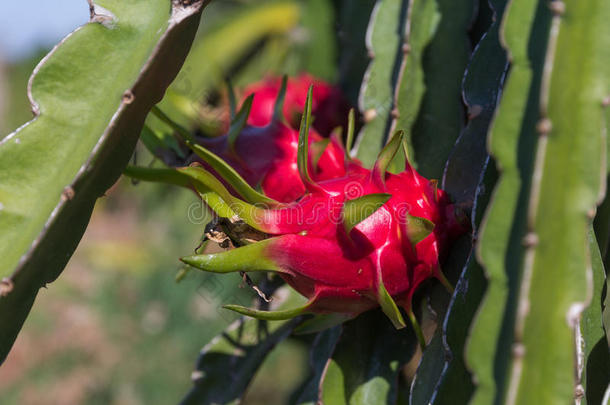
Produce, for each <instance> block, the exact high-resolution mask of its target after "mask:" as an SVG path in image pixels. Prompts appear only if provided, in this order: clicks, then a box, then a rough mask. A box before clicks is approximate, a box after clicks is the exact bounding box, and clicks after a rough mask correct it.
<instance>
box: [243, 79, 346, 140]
mask: <svg viewBox="0 0 610 405" xmlns="http://www.w3.org/2000/svg"><path fill="white" fill-rule="evenodd" d="M281 82H282V80H281V78H279V77H269V78H267V79H265V80H263V81H260V82H257V83H254V84H251V85H250V86H248V87H246V88H245V89H244V95H245V96H244V98H245V97H247V96H248V95H250V94H254V102H253V104H252V111H251V113H250V116H249V117H248V124H250V125H253V126H266V125H268V124H269V123H270V122H271V120H272V118H273V109H274V105H275V100H276V97H277V95H278V92H279V90H280V87H281ZM311 85H314V87H315V89H314V92H313V98H312V112H313V115H314V116H315V117H316V119H315V122H314V123H313V127H314V128H315V129H316V130H317V131H318V132H319V133H320V134H322V135H323V136H329V135H330V133H331V131H332V130H333V129H335V128H336V127H338V126H343V127H345V123H346V120H345V119H346V117H347V112H348V110H349V105H348V102H347V100H346V99H345V96H343V93H342V92H341V90H340V89H339V88H338V87H335V86H332V85H330V84H328V83H325V82H323V81H321V80H318V79H316V78H314V77H313V76H311V75H309V74H306V73H304V74H301V75H299V76H298V77H296V78H293V79H290V80H288V85H287V87H286V98H285V102H284V108H283V115H284V118H285V119H286V121H287V122H288V124H289V125H290V127H292V128H298V127H299V121H300V119H301V118H300V117H301V112H302V111H303V108H304V106H305V100H306V99H307V90H308V88H309V86H311Z"/></svg>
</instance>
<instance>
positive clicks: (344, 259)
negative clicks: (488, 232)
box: [126, 88, 468, 346]
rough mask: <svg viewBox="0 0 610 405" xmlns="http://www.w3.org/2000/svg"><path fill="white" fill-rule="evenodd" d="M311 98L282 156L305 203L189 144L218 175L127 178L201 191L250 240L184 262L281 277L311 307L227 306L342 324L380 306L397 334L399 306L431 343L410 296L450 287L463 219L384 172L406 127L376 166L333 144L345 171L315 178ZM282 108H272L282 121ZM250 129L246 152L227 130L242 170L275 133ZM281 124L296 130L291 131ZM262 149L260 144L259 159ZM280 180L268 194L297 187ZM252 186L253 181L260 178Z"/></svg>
mask: <svg viewBox="0 0 610 405" xmlns="http://www.w3.org/2000/svg"><path fill="white" fill-rule="evenodd" d="M311 94H312V93H311V88H310V91H309V94H308V97H307V100H306V103H305V112H304V114H303V115H302V122H301V128H300V131H299V134H298V142H297V145H296V151H295V152H290V154H289V156H288V157H285V159H286V164H287V165H291V166H290V170H288V169H287V168H286V167H284V170H285V171H286V174H287V175H290V174H291V173H296V175H298V176H299V179H298V181H299V185H300V186H302V187H303V195H302V196H300V198H298V199H287V201H288V202H281V201H278V200H277V199H273V198H270V194H272V193H269V194H267V195H265V194H261V193H259V192H258V191H256V190H255V189H253V188H252V187H251V185H250V184H248V182H247V181H246V180H245V179H244V177H242V176H240V175H239V173H238V171H236V169H235V168H233V167H231V166H230V165H229V164H227V162H226V161H224V160H223V159H221V158H220V157H218V156H217V155H215V154H214V153H212V152H211V151H210V150H208V149H206V148H204V147H203V146H201V145H198V144H195V143H192V142H187V144H188V145H189V146H190V147H191V148H192V150H193V151H194V152H195V153H196V154H197V155H198V156H199V157H200V159H201V161H202V162H204V163H205V164H207V167H208V168H209V169H211V170H209V169H206V168H205V167H202V165H201V164H197V165H196V166H189V167H183V168H167V169H151V168H134V167H130V168H128V169H127V170H126V174H128V175H129V176H131V177H133V178H137V179H141V180H152V181H161V182H167V183H173V184H177V185H181V186H185V187H190V188H192V189H194V190H195V191H197V192H198V193H199V195H200V196H201V198H202V199H203V200H204V202H205V203H206V204H207V205H208V206H209V207H210V208H211V209H212V210H213V211H214V212H215V213H216V214H217V215H218V216H219V217H221V218H226V219H227V221H228V222H230V223H233V224H237V225H239V226H238V228H239V229H240V230H239V232H243V234H244V237H243V238H241V237H240V238H241V239H242V240H243V241H244V242H243V243H242V242H240V243H239V244H238V245H241V246H239V247H237V248H235V249H232V250H228V251H225V252H222V253H214V254H203V255H194V256H188V257H183V258H182V259H181V260H182V261H183V262H185V263H187V264H189V265H191V266H193V267H195V268H199V269H201V270H205V271H210V272H216V273H229V272H241V271H245V272H255V271H268V272H275V273H277V274H278V275H279V276H280V277H282V278H283V279H284V280H285V281H286V283H287V284H289V285H290V286H292V287H293V288H294V289H295V290H296V291H297V292H298V293H300V294H301V295H303V296H304V297H306V298H307V299H308V302H307V303H306V304H305V305H304V306H301V307H297V308H294V309H290V310H284V311H262V310H258V309H251V308H246V307H241V306H236V305H227V306H226V308H229V309H232V310H234V311H237V312H239V313H241V314H246V315H250V316H254V317H258V318H261V319H269V320H273V319H288V318H290V317H293V316H296V315H299V314H305V313H312V314H321V315H319V316H324V315H323V314H332V315H335V316H336V315H340V316H339V318H340V319H345V318H349V317H354V316H356V315H358V314H360V313H362V312H363V311H367V310H369V309H371V308H374V307H377V306H380V307H381V309H382V310H383V311H384V313H385V314H386V315H387V316H388V317H389V318H390V320H391V321H392V322H393V323H394V325H395V326H396V327H398V328H400V327H404V326H405V322H404V319H403V316H402V313H401V311H400V310H399V307H400V306H401V307H402V308H404V310H405V311H406V312H407V314H408V315H409V318H410V320H411V321H412V322H413V325H414V327H415V330H416V332H418V331H419V332H418V337H419V338H420V343H422V346H424V345H425V342H424V341H423V336H422V335H421V330H420V329H419V328H418V326H417V321H416V319H415V316H414V315H413V311H412V308H411V306H412V305H411V301H412V298H413V294H414V293H415V291H416V290H417V288H418V287H419V286H420V285H421V284H422V283H423V282H424V281H425V280H428V279H433V278H436V279H438V280H440V281H441V282H442V283H443V284H445V285H446V286H447V287H448V288H449V289H450V288H451V286H450V285H449V284H448V282H447V280H446V279H445V277H444V275H443V273H442V271H441V268H440V263H441V261H442V258H443V256H444V255H445V254H446V253H447V251H448V248H449V247H450V246H451V243H452V241H453V240H454V239H455V238H456V237H458V236H459V235H461V234H463V233H464V232H466V231H467V230H468V227H467V226H466V225H465V224H464V222H465V221H461V219H463V218H458V216H457V215H456V213H455V211H454V206H453V205H452V204H451V201H450V199H449V197H448V196H447V194H446V193H445V192H443V191H442V190H440V189H438V187H437V185H436V182H435V181H431V180H427V179H426V178H424V177H423V176H421V175H419V174H418V173H417V172H416V171H415V170H414V169H413V168H412V167H411V166H410V165H409V163H408V160H407V163H406V166H405V170H404V171H403V172H401V173H398V174H392V173H389V172H387V168H388V166H389V165H390V162H391V161H392V160H393V159H394V156H395V155H396V153H397V152H398V151H399V150H401V149H402V150H404V148H403V146H404V145H403V143H404V142H403V133H402V131H399V132H397V133H396V134H395V135H394V136H393V137H392V138H391V140H390V142H388V144H387V145H386V147H385V148H384V149H383V150H382V151H381V153H380V155H379V157H378V159H377V161H376V163H375V165H374V167H373V168H372V169H367V168H365V167H363V166H362V165H361V164H360V163H358V162H354V161H351V159H350V158H349V156H348V155H347V154H345V153H344V151H343V149H342V148H341V145H340V144H335V145H334V146H335V147H337V148H338V149H340V150H341V151H342V154H341V156H342V158H341V159H337V162H339V161H340V162H342V164H343V165H344V166H343V167H342V168H341V170H336V171H335V172H333V174H332V175H330V174H329V175H328V177H326V178H324V179H321V178H316V177H315V176H314V174H315V173H316V172H315V169H316V167H318V166H319V165H320V160H321V159H322V157H323V156H324V155H323V154H322V156H319V158H318V161H317V162H312V160H313V158H312V155H313V157H315V153H312V150H313V149H314V148H313V147H312V146H315V145H316V143H315V142H311V140H310V135H311V134H315V132H312V131H310V129H309V127H310V124H311V110H312V102H311V100H312V96H311ZM250 100H251V98H250ZM278 105H280V104H276V106H278ZM246 106H247V104H246ZM278 109H279V108H276V109H275V110H276V114H275V115H276V116H277V111H278ZM246 118H247V108H246V109H244V108H242V111H240V112H239V114H238V115H237V116H236V119H235V121H236V122H240V121H241V122H242V123H243V124H244V125H245V121H246ZM350 123H351V125H349V126H348V128H349V129H348V131H347V132H348V142H347V144H348V145H349V144H350V141H349V140H350V139H351V138H352V136H353V115H352V120H350ZM278 124H279V123H272V124H270V125H278ZM238 126H239V125H238ZM252 128H253V129H250V131H252V135H246V136H244V134H243V132H244V131H245V130H244V131H241V130H240V131H239V132H241V134H240V135H239V137H237V139H240V138H241V137H242V136H243V138H242V139H243V140H242V141H241V142H246V140H247V142H249V144H248V143H244V144H243V146H239V144H238V143H236V142H235V143H233V146H231V139H232V137H234V136H235V135H234V134H235V133H239V132H236V131H230V133H229V134H228V135H227V137H226V144H224V145H223V147H222V148H220V147H219V148H218V149H219V150H220V151H221V153H224V152H225V151H228V152H227V153H234V152H235V151H236V150H237V151H242V150H241V149H237V148H244V149H243V153H237V154H235V155H233V156H232V157H231V158H232V159H235V161H231V160H230V159H228V158H227V160H228V161H229V162H230V163H231V164H234V165H236V166H237V167H239V165H240V164H243V163H244V162H243V161H240V160H239V159H240V157H241V158H242V159H244V160H245V159H247V158H248V154H247V153H246V154H244V153H245V152H246V151H247V150H256V147H257V146H258V144H257V138H256V137H257V134H256V131H269V129H265V128H266V127H263V128H262V129H261V128H256V127H252ZM278 128H281V131H286V132H287V133H290V132H288V131H290V128H288V127H285V126H278ZM290 136H292V135H290ZM278 138H281V137H280V136H278ZM287 138H288V137H287ZM272 139H274V138H272ZM290 139H291V142H294V140H293V139H292V138H290ZM260 142H262V141H260ZM271 144H272V145H273V142H272V143H271ZM248 147H250V148H252V149H248ZM268 147H269V148H271V146H268ZM290 150H291V151H292V150H293V149H290ZM265 151H266V150H265V149H264V148H263V149H262V150H261V153H264V152H265ZM274 156H275V155H274V154H273V153H270V155H269V156H267V155H264V156H262V157H259V158H260V161H261V162H264V161H265V159H267V158H268V159H270V160H273V158H274ZM331 166H332V167H334V168H336V166H338V165H335V164H334V163H333V165H331ZM268 169H269V168H268V167H266V168H265V170H268ZM260 170H261V171H264V170H263V169H262V168H261V169H260ZM278 176H280V174H278ZM278 178H280V182H278V183H276V184H275V185H272V184H271V183H269V184H268V187H271V189H268V191H276V190H275V189H274V188H273V187H277V188H278V189H280V188H282V187H294V183H295V182H294V181H292V182H289V181H287V180H284V182H283V183H282V180H281V177H278ZM248 181H249V182H250V183H251V184H252V183H253V182H254V178H249V179H248ZM265 188H266V187H263V189H265ZM266 193H267V192H266ZM225 222H226V221H225ZM245 235H247V236H245ZM252 235H254V237H251V236H252ZM233 236H235V234H234V235H233ZM237 236H239V235H237ZM231 239H232V240H233V237H232V238H231ZM327 316H328V315H327Z"/></svg>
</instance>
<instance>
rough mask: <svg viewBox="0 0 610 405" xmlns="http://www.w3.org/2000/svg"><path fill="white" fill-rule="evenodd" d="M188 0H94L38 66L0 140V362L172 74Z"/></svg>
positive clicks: (193, 24)
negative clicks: (20, 112)
mask: <svg viewBox="0 0 610 405" xmlns="http://www.w3.org/2000/svg"><path fill="white" fill-rule="evenodd" d="M190 3H191V4H190V5H183V3H182V2H177V1H171V2H170V1H168V0H154V1H153V2H151V1H144V0H134V1H130V2H124V1H119V0H99V1H97V2H95V4H94V3H93V2H91V4H90V5H91V22H90V23H89V24H87V25H85V26H83V27H81V28H80V29H77V30H76V31H74V32H73V33H72V34H70V35H68V36H67V37H66V38H64V39H63V40H62V41H61V42H60V44H59V45H58V46H56V47H55V48H54V49H53V50H52V51H51V52H50V53H49V54H48V55H47V56H46V57H45V58H44V59H43V60H42V61H41V62H40V64H39V65H38V66H37V67H36V69H35V70H34V73H33V75H32V77H31V79H30V82H29V86H28V93H29V94H28V95H29V98H30V101H31V103H32V109H33V111H34V113H35V118H34V119H33V120H32V121H30V122H29V123H27V124H26V125H24V126H22V127H21V128H19V129H18V130H17V131H15V132H13V133H12V134H10V135H8V136H7V137H5V138H4V139H3V140H2V142H0V206H1V207H2V209H1V210H0V277H3V281H2V283H1V284H0V319H2V328H0V362H1V361H3V360H4V358H5V356H6V354H7V352H8V350H9V349H10V347H11V345H12V343H13V341H14V339H15V337H16V335H17V333H18V331H19V329H20V328H21V325H22V323H23V321H24V320H25V318H26V316H27V314H28V312H29V310H30V307H31V306H32V303H33V301H34V298H35V297H36V294H37V292H38V289H39V288H40V287H43V286H44V285H46V284H47V283H50V282H52V281H53V280H55V279H56V278H57V277H58V276H59V274H60V273H61V271H62V270H63V268H64V266H65V264H66V263H67V261H68V259H69V258H70V256H71V254H72V252H73V251H74V249H75V248H76V246H77V245H78V242H79V240H80V238H81V236H82V234H83V232H84V230H85V228H86V226H87V223H88V221H89V217H90V215H91V211H92V210H93V205H94V204H95V201H96V199H97V198H98V197H100V196H102V195H103V194H104V193H105V192H106V190H107V189H108V188H109V187H110V186H111V185H112V184H114V182H115V181H116V180H117V179H118V178H119V176H120V174H121V172H122V170H123V168H124V167H125V166H126V164H127V162H128V160H129V158H130V157H131V155H132V152H133V149H134V147H135V144H136V142H137V140H138V135H139V133H140V131H141V129H142V125H143V121H144V119H145V117H146V114H147V113H148V111H149V110H150V108H151V107H152V106H153V105H154V104H155V103H157V102H158V101H159V100H160V99H161V98H162V97H163V93H164V91H165V89H166V88H167V86H169V84H170V82H171V81H172V80H173V79H174V77H175V76H176V74H177V73H178V70H179V69H180V67H181V65H182V62H183V61H184V58H185V57H186V54H187V53H188V51H189V48H190V46H191V42H192V40H193V38H194V36H195V33H196V31H197V27H198V25H199V17H200V15H201V12H202V10H203V7H204V5H205V4H207V1H194V2H190ZM185 4H186V2H185Z"/></svg>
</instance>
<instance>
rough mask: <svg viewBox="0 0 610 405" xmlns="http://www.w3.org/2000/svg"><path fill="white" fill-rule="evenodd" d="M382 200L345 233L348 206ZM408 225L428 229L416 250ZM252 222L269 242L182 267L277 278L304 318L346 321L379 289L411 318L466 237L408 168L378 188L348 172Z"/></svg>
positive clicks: (440, 196)
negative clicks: (424, 290)
mask: <svg viewBox="0 0 610 405" xmlns="http://www.w3.org/2000/svg"><path fill="white" fill-rule="evenodd" d="M354 190H356V191H354ZM354 193H355V194H354ZM380 193H391V194H392V195H391V197H390V198H389V199H388V200H387V201H386V202H385V203H384V204H383V205H381V206H380V207H379V208H378V209H376V210H375V211H374V212H373V213H372V215H370V216H368V217H367V218H366V219H364V220H363V221H361V222H360V223H358V224H357V225H356V226H355V227H354V228H353V229H351V230H350V231H349V233H348V232H347V231H346V228H345V226H344V222H343V221H342V212H343V209H344V204H345V203H346V201H348V200H350V199H353V197H354V196H356V197H362V196H364V197H365V196H367V195H372V194H375V195H379V194H380ZM412 217H419V218H424V219H425V220H426V221H429V222H430V223H431V224H434V228H433V229H432V230H431V232H430V233H429V234H427V235H426V236H425V237H424V238H423V239H422V240H420V241H417V243H415V244H414V243H413V242H414V241H412V240H410V239H409V236H408V235H409V233H410V229H409V227H410V226H411V225H409V218H412ZM257 222H258V224H259V227H260V229H261V230H263V231H265V232H267V233H269V234H271V235H273V236H272V237H271V238H270V239H266V240H263V241H261V242H257V243H255V244H252V245H248V246H245V247H241V248H237V249H234V250H232V251H227V252H223V253H218V254H211V255H203V256H199V257H197V256H193V257H191V258H183V260H184V261H185V262H186V263H188V264H191V265H193V266H195V267H199V268H201V269H204V270H209V271H219V272H225V271H238V270H243V271H265V270H268V271H276V272H278V273H279V274H280V276H281V277H282V278H283V279H284V280H285V281H286V282H287V283H288V284H289V285H290V286H292V287H293V288H294V289H295V290H296V291H298V292H299V293H300V294H301V295H303V296H305V297H307V298H308V299H309V304H308V305H307V309H306V311H307V312H311V313H343V314H347V315H350V316H355V315H357V314H359V313H361V312H363V311H366V310H368V309H371V308H374V307H376V306H378V305H379V300H380V296H379V294H380V293H379V291H380V288H383V289H385V290H387V292H388V293H389V295H390V296H391V297H392V298H393V299H394V300H395V301H396V302H397V303H398V304H399V305H402V306H403V307H404V308H405V309H407V310H410V307H411V299H412V296H413V293H414V292H415V291H416V289H417V287H418V286H419V285H420V284H421V283H422V282H423V281H425V280H427V279H430V278H433V277H437V278H441V277H442V274H441V272H440V265H439V260H440V258H442V257H443V255H445V254H446V252H447V249H448V247H449V246H450V244H451V242H452V241H453V240H454V239H455V238H456V237H457V236H459V235H460V234H462V233H464V232H465V231H466V228H465V227H464V226H462V225H461V224H460V223H459V222H458V221H457V219H456V218H455V215H454V213H453V206H452V204H451V203H450V201H449V198H448V197H447V195H446V194H445V193H444V192H443V191H442V190H439V189H437V188H436V185H435V183H434V182H431V181H429V180H427V179H425V178H424V177H422V176H420V175H419V174H418V173H417V172H416V171H415V170H414V169H412V168H410V167H407V169H406V170H405V171H404V172H402V173H400V174H390V173H386V174H385V175H384V176H383V180H380V178H378V177H376V175H375V172H374V171H371V170H368V169H365V168H363V167H361V166H353V167H350V169H348V171H347V173H346V175H345V176H343V177H340V178H335V179H330V180H326V181H321V182H318V183H316V186H315V187H308V193H307V194H305V196H304V197H303V198H301V199H300V200H299V201H296V202H293V203H291V204H287V205H284V206H282V207H281V208H278V209H268V210H264V213H263V214H262V216H260V217H259V218H258V219H257ZM253 257H257V258H258V259H257V260H253ZM227 263H229V264H227ZM227 266H228V267H227ZM233 309H236V308H233ZM237 310H239V309H238V308H237Z"/></svg>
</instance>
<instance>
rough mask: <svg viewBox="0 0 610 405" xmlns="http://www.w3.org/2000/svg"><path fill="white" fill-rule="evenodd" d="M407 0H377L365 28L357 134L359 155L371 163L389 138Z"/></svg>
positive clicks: (402, 53) (403, 50)
mask: <svg viewBox="0 0 610 405" xmlns="http://www.w3.org/2000/svg"><path fill="white" fill-rule="evenodd" d="M407 3H408V2H407V1H403V0H378V1H377V3H376V4H375V8H374V9H373V12H372V14H371V20H370V23H369V26H368V30H367V48H368V50H369V56H370V57H371V62H370V63H369V67H368V69H367V71H366V73H365V76H364V81H363V83H362V87H361V89H360V98H359V107H360V111H361V112H362V113H363V114H364V121H365V125H364V126H363V127H362V129H361V130H360V133H359V135H358V138H357V143H356V151H357V156H358V159H360V160H361V161H362V162H363V163H364V164H365V165H367V166H371V165H372V164H373V162H374V161H375V158H376V156H377V152H378V151H379V150H380V149H381V148H382V147H383V145H384V144H385V142H386V141H387V140H388V138H389V133H390V124H391V121H392V112H393V111H395V107H396V106H395V98H396V92H397V88H398V86H399V80H400V76H401V74H400V73H399V70H400V69H401V67H402V68H404V66H402V65H403V63H402V60H403V58H404V57H405V55H406V54H407V52H406V51H407V48H406V47H407V45H406V42H405V40H406V37H407V36H408V34H407V33H406V30H407V29H409V27H410V23H409V21H408V17H409V16H410V13H408V10H407Z"/></svg>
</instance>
